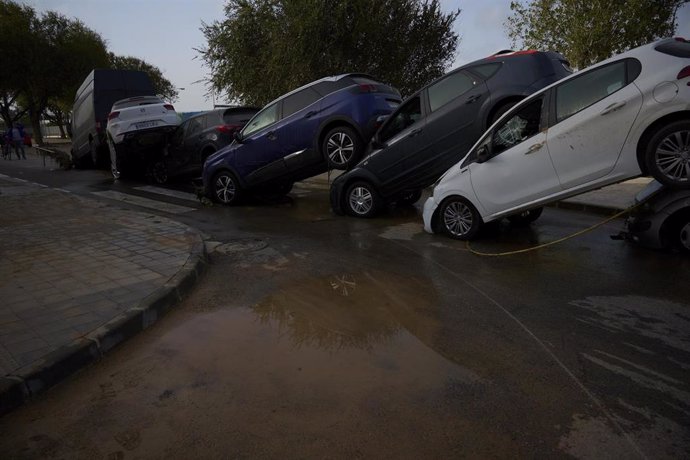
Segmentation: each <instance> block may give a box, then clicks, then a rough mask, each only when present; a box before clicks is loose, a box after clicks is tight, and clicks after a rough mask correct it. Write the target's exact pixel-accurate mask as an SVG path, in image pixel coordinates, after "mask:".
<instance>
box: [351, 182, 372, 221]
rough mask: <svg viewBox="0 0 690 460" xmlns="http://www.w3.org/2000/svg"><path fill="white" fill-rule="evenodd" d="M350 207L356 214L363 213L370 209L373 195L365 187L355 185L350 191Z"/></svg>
mask: <svg viewBox="0 0 690 460" xmlns="http://www.w3.org/2000/svg"><path fill="white" fill-rule="evenodd" d="M349 201H350V209H352V210H353V211H354V212H355V213H356V214H359V215H364V214H367V213H368V212H369V211H371V208H372V206H373V205H374V197H373V196H372V194H371V191H369V190H368V189H367V188H366V187H362V186H357V187H354V188H353V189H352V190H351V191H350V197H349Z"/></svg>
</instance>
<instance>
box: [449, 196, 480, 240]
mask: <svg viewBox="0 0 690 460" xmlns="http://www.w3.org/2000/svg"><path fill="white" fill-rule="evenodd" d="M473 222H474V216H473V215H472V210H471V209H470V207H469V206H468V205H467V204H465V203H463V202H461V201H454V202H452V203H449V204H448V206H446V208H445V210H444V211H443V224H444V225H445V227H446V229H447V230H448V232H449V233H450V234H452V235H455V236H464V235H466V234H467V233H469V231H470V229H472V224H473Z"/></svg>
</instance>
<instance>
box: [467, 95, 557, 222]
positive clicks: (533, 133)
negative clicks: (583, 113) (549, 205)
mask: <svg viewBox="0 0 690 460" xmlns="http://www.w3.org/2000/svg"><path fill="white" fill-rule="evenodd" d="M547 99H548V98H547V95H541V96H539V97H537V98H535V99H533V100H531V101H529V102H527V103H526V104H525V105H520V106H519V107H516V108H515V109H513V111H512V112H511V113H510V114H509V115H507V118H505V119H504V121H502V122H501V123H500V124H499V125H498V126H496V127H495V128H494V129H493V130H491V132H490V133H488V134H487V135H486V137H485V139H484V140H483V141H482V143H481V144H480V145H479V146H478V149H477V151H479V149H481V148H482V147H486V148H487V149H488V152H489V155H490V158H489V159H488V160H487V161H484V162H476V161H475V162H474V163H471V164H470V165H469V171H470V180H471V181H472V187H473V189H474V191H475V194H476V195H477V199H478V200H479V203H480V204H481V206H482V208H484V212H483V213H482V214H485V215H487V214H488V215H492V214H496V213H500V212H504V211H507V210H510V209H512V208H515V207H519V206H521V205H524V204H526V203H529V202H532V201H534V200H537V199H539V198H542V197H545V196H548V195H551V194H554V193H557V192H559V191H560V190H561V187H560V183H559V181H558V177H557V176H556V171H555V169H554V167H553V164H552V163H551V158H550V157H549V152H548V149H547V147H546V137H547V135H546V132H545V130H542V129H541V127H542V126H544V125H545V124H546V117H545V108H544V107H545V101H546V100H547Z"/></svg>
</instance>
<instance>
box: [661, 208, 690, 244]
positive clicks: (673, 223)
mask: <svg viewBox="0 0 690 460" xmlns="http://www.w3.org/2000/svg"><path fill="white" fill-rule="evenodd" d="M662 236H663V241H664V242H665V244H664V245H665V246H666V247H667V248H669V249H677V250H678V251H680V252H683V253H685V254H689V253H690V212H684V213H681V214H676V215H674V216H672V217H671V218H669V220H668V221H667V222H666V223H665V224H664V226H663V227H662Z"/></svg>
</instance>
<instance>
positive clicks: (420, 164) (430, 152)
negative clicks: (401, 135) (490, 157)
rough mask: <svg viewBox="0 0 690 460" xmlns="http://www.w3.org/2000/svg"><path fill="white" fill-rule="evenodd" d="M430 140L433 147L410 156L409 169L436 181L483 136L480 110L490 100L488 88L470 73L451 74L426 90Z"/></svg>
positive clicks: (427, 130)
mask: <svg viewBox="0 0 690 460" xmlns="http://www.w3.org/2000/svg"><path fill="white" fill-rule="evenodd" d="M426 93H427V101H428V102H427V104H428V106H427V108H428V111H429V115H428V116H427V118H426V128H425V129H426V132H427V138H428V139H429V141H430V142H431V143H432V144H433V148H431V149H424V150H420V151H418V152H416V154H415V155H410V156H408V160H407V161H408V162H409V164H408V165H407V167H406V169H407V170H408V171H411V172H412V174H414V175H415V176H425V177H427V178H428V180H427V182H429V183H431V182H433V181H434V180H436V179H437V178H438V177H439V176H440V175H441V174H443V172H445V171H446V170H447V169H448V168H450V167H451V166H452V165H454V164H455V163H457V162H458V161H460V160H461V159H462V158H463V157H464V156H465V154H467V151H468V150H469V149H470V148H471V147H472V145H474V143H475V142H476V141H477V139H479V136H481V135H482V133H483V129H482V120H481V117H480V116H478V115H479V109H480V107H481V106H482V104H483V103H484V102H485V101H486V99H487V98H488V97H489V89H488V88H487V86H486V83H484V82H483V81H482V80H480V79H479V78H477V77H475V76H474V75H472V74H471V73H469V72H465V71H459V72H455V73H452V74H450V75H448V76H447V77H445V78H443V79H442V80H440V81H438V82H436V83H434V84H433V85H432V86H430V87H429V88H427V90H426Z"/></svg>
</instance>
